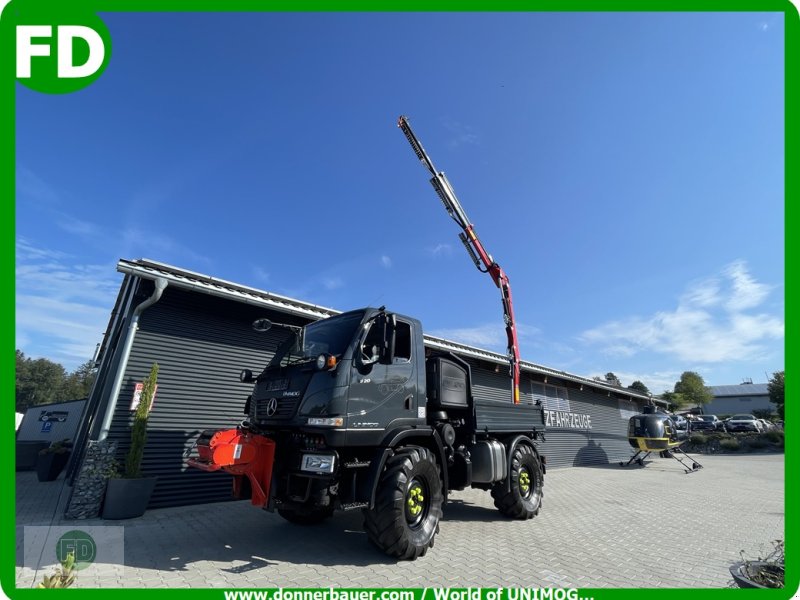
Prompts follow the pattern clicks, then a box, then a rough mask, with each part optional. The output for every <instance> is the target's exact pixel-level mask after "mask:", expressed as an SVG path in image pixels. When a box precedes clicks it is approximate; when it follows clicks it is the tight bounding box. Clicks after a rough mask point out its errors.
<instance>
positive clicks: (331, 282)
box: [322, 277, 344, 290]
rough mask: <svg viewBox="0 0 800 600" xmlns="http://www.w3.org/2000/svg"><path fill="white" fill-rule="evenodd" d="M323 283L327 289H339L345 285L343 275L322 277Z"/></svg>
mask: <svg viewBox="0 0 800 600" xmlns="http://www.w3.org/2000/svg"><path fill="white" fill-rule="evenodd" d="M322 285H323V286H324V287H325V289H326V290H337V289H339V288H340V287H342V286H343V285H344V281H343V280H342V278H341V277H325V278H323V279H322Z"/></svg>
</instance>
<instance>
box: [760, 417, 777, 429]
mask: <svg viewBox="0 0 800 600" xmlns="http://www.w3.org/2000/svg"><path fill="white" fill-rule="evenodd" d="M758 421H759V422H760V423H761V431H773V430H775V429H776V427H775V425H773V424H772V423H771V422H769V421H767V420H766V419H759V420H758Z"/></svg>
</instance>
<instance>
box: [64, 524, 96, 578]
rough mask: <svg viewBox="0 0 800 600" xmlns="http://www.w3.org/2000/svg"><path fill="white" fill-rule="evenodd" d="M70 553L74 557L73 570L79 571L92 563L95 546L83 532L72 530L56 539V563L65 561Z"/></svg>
mask: <svg viewBox="0 0 800 600" xmlns="http://www.w3.org/2000/svg"><path fill="white" fill-rule="evenodd" d="M70 552H72V553H73V554H74V555H75V568H76V569H78V570H79V571H80V570H81V569H85V568H86V567H88V566H89V565H91V564H92V563H93V562H94V559H95V558H96V557H97V544H96V543H95V541H94V539H92V536H90V535H89V534H88V533H86V532H85V531H81V530H80V529H73V530H72V531H68V532H67V533H65V534H64V535H62V536H61V537H60V538H58V542H56V558H57V559H58V562H61V563H63V562H64V561H65V560H67V555H68V554H69V553H70Z"/></svg>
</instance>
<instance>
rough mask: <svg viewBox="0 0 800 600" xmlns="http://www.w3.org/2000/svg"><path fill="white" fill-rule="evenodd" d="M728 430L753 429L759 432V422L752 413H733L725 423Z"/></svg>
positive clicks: (760, 427)
mask: <svg viewBox="0 0 800 600" xmlns="http://www.w3.org/2000/svg"><path fill="white" fill-rule="evenodd" d="M725 427H727V429H728V431H731V432H735V431H755V432H761V429H762V426H761V422H760V421H759V420H758V419H756V418H755V417H754V416H753V415H733V416H732V417H731V418H730V419H728V421H727V422H726V423H725Z"/></svg>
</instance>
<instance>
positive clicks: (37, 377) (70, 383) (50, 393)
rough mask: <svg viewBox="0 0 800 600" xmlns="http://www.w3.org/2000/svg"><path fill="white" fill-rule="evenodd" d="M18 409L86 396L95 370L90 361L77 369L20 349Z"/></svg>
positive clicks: (18, 357) (19, 410)
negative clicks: (70, 368)
mask: <svg viewBox="0 0 800 600" xmlns="http://www.w3.org/2000/svg"><path fill="white" fill-rule="evenodd" d="M16 360H17V365H16V366H17V370H16V377H15V379H16V381H15V383H16V394H15V396H16V402H15V404H16V410H17V412H25V411H26V410H27V409H29V408H30V407H31V406H38V405H40V404H51V403H53V402H65V401H69V400H80V399H82V398H86V397H87V396H88V395H89V392H90V391H91V389H92V384H93V383H94V379H95V376H96V371H95V369H94V366H93V364H92V362H91V361H88V362H86V363H84V364H82V365H81V366H79V367H78V368H77V369H75V371H74V372H72V373H70V374H67V371H66V369H64V367H63V366H61V365H60V364H58V363H55V362H53V361H51V360H47V359H46V358H37V359H35V360H34V359H32V358H28V357H27V356H25V353H24V352H22V351H21V350H19V349H18V350H17V355H16Z"/></svg>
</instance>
